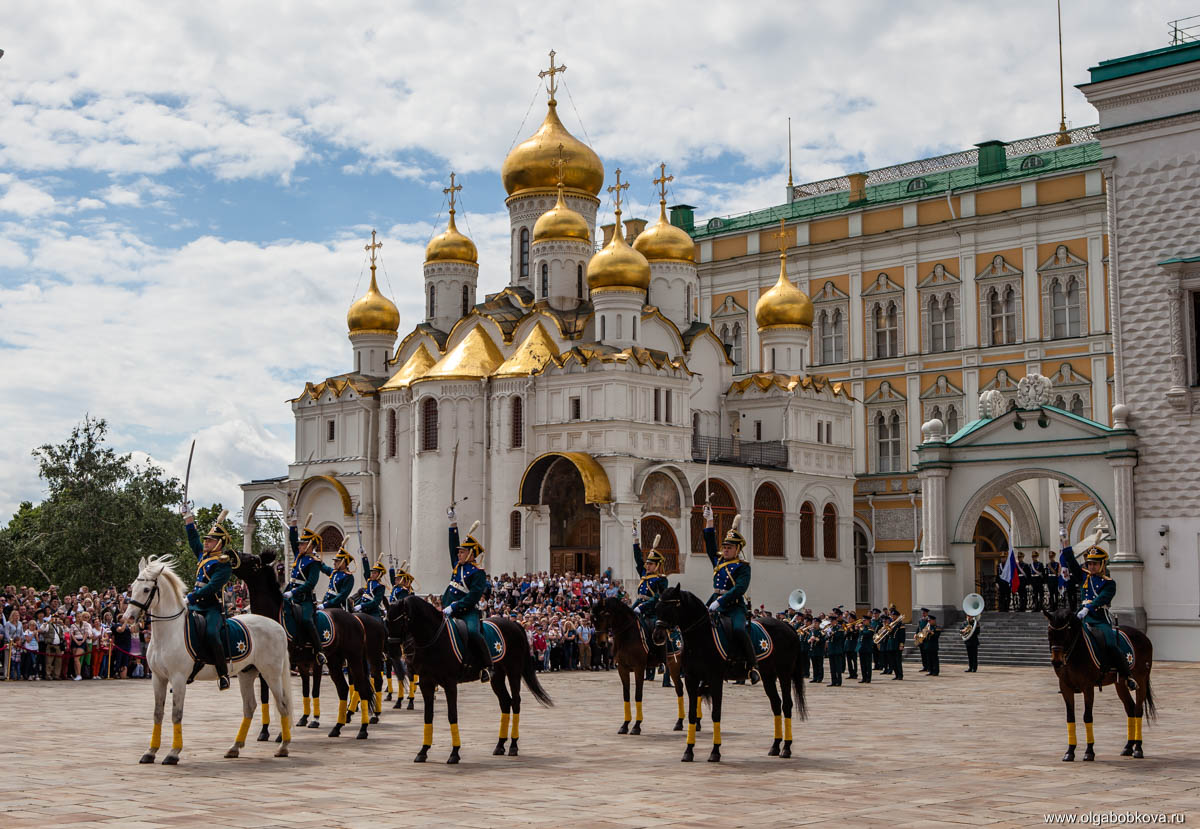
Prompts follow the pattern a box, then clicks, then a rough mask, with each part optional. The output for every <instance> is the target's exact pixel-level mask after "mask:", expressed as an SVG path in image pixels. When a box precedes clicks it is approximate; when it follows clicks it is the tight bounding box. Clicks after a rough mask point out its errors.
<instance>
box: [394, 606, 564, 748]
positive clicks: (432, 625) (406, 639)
mask: <svg viewBox="0 0 1200 829" xmlns="http://www.w3.org/2000/svg"><path fill="white" fill-rule="evenodd" d="M486 621H487V622H490V623H491V624H493V625H495V627H496V628H497V630H499V631H500V635H501V636H502V637H503V645H504V653H503V655H502V656H501V657H500V658H499V659H498V660H497V659H494V658H493V662H492V693H494V694H495V695H496V699H497V700H499V702H500V738H499V742H497V743H496V748H495V749H494V750H493V751H492V754H495V755H502V754H504V753H505V752H504V743H505V741H507V740H509V739H510V738H509V731H508V729H509V715H510V714H511V716H512V737H511V742H510V743H509V747H508V756H509V757H516V756H517V752H518V750H517V740H518V739H519V737H520V722H521V680H522V679H524V680H525V684H526V685H527V686H529V690H530V692H531V693H532V694H533V696H534V698H535V699H536V700H537V701H538V702H540V703H541V704H542V705H545V706H552V705H553V704H554V702H553V701H552V700H551V699H550V695H549V694H547V693H546V691H545V689H544V688H542V684H541V683H540V682H539V681H538V678H537V673H536V672H535V670H534V658H533V652H532V650H531V649H530V645H529V637H528V636H527V635H526V634H525V628H523V627H521V625H519V624H517V623H516V622H514V621H513V620H511V619H506V618H504V617H502V616H492V617H490V618H488V619H487V620H486ZM449 624H450V621H449V620H448V619H446V618H444V617H443V616H442V612H441V611H440V610H438V609H437V608H436V607H434V606H433V605H432V604H430V603H429V602H427V601H425V600H424V599H422V598H421V597H420V596H405V597H404V598H403V599H401V600H400V601H398V602H395V603H393V604H390V605H388V611H387V630H388V640H389V642H390V643H399V644H401V645H402V646H403V648H404V653H405V654H407V655H408V656H409V657H410V659H409V670H410V671H411V672H412V673H413V674H414V675H416V676H418V677H419V681H418V684H419V685H420V687H421V700H422V702H424V704H425V728H424V732H423V739H422V742H421V750H420V751H419V752H417V756H416V757H414V758H413V762H414V763H424V762H425V761H426V759H428V756H429V748H430V746H432V745H433V703H434V698H435V696H436V694H437V689H438V686H441V687H442V688H443V689H445V692H446V718H447V720H448V721H449V723H450V756H449V758H447V760H446V762H447V763H448V764H451V765H453V764H455V763H457V762H458V761H459V759H460V756H459V748H460V747H461V742H460V741H459V736H458V684H459V683H460V682H467V681H470V680H471V679H472V678H473V677H470V676H467V675H466V672H465V670H464V668H463V664H462V661H461V660H460V659H459V657H458V656H456V655H455V652H454V645H453V643H452V641H451V637H450V631H449ZM475 676H476V677H478V674H476V675H475ZM506 682H507V683H508V686H507V687H505V683H506Z"/></svg>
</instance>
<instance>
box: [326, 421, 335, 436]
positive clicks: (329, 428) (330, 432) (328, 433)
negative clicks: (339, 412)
mask: <svg viewBox="0 0 1200 829" xmlns="http://www.w3.org/2000/svg"><path fill="white" fill-rule="evenodd" d="M335 423H336V421H333V420H330V421H329V422H328V424H327V426H326V435H325V439H326V440H333V439H334V426H335Z"/></svg>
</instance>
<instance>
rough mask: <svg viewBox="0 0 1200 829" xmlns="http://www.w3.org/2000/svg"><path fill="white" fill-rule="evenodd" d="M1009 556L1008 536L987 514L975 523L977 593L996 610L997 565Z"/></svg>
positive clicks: (990, 607) (988, 606)
mask: <svg viewBox="0 0 1200 829" xmlns="http://www.w3.org/2000/svg"><path fill="white" fill-rule="evenodd" d="M1007 554H1008V536H1007V535H1006V534H1005V532H1004V530H1003V529H1002V528H1001V526H1000V525H999V524H997V523H996V521H995V519H994V518H992V517H991V516H990V515H987V514H986V513H985V514H983V515H981V516H979V520H978V521H977V522H975V591H974V592H976V593H978V594H979V595H981V596H983V598H984V600H985V601H986V602H987V605H986V606H987V609H988V610H995V609H996V564H997V562H1000V563H1001V564H1003V559H1004V557H1005V556H1006V555H1007Z"/></svg>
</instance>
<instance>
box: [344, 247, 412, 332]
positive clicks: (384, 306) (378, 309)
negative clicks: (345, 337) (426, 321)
mask: <svg viewBox="0 0 1200 829" xmlns="http://www.w3.org/2000/svg"><path fill="white" fill-rule="evenodd" d="M346 327H347V328H349V329H350V336H351V337H353V336H354V335H356V334H395V333H396V332H397V331H398V330H399V329H400V312H399V311H398V310H396V305H395V303H393V302H392V301H391V300H390V299H388V298H387V297H385V296H384V295H383V294H381V293H380V292H379V285H378V284H376V282H375V265H374V264H372V265H371V286H370V287H369V288H367V292H366V293H365V294H363V295H362V296H361V297H359V298H358V299H356V300H355V301H354V304H353V305H351V306H350V310H349V311H348V312H347V313H346Z"/></svg>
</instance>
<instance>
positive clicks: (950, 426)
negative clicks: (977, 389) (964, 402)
mask: <svg viewBox="0 0 1200 829" xmlns="http://www.w3.org/2000/svg"><path fill="white" fill-rule="evenodd" d="M957 432H958V409H956V408H954V407H953V406H947V407H946V434H948V435H953V434H956V433H957Z"/></svg>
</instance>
